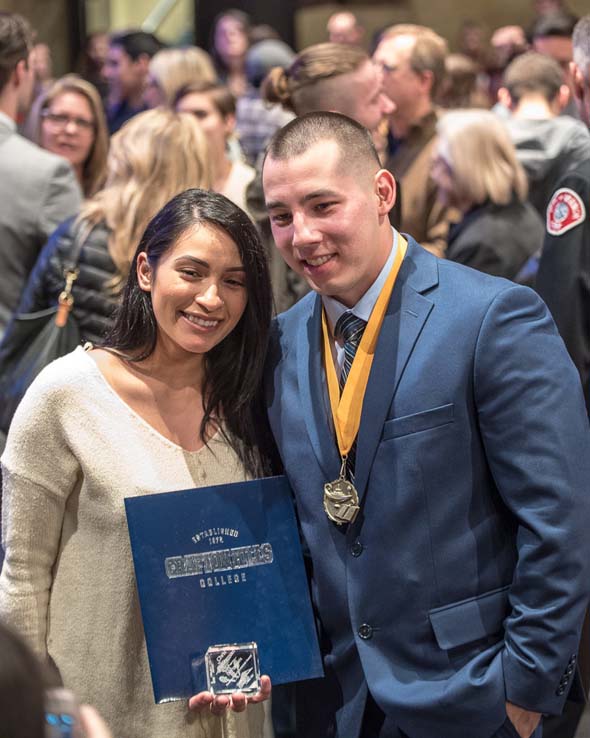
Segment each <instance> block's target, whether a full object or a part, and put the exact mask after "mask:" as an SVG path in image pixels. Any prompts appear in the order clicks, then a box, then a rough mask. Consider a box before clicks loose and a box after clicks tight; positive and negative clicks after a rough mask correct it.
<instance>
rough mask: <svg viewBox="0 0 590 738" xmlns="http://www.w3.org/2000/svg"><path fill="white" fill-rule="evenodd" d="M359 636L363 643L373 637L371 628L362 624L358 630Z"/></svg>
mask: <svg viewBox="0 0 590 738" xmlns="http://www.w3.org/2000/svg"><path fill="white" fill-rule="evenodd" d="M359 636H360V637H361V638H362V639H363V641H368V640H369V639H370V638H372V637H373V628H371V626H370V625H367V623H363V624H362V625H361V627H360V628H359Z"/></svg>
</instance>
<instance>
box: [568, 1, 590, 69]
mask: <svg viewBox="0 0 590 738" xmlns="http://www.w3.org/2000/svg"><path fill="white" fill-rule="evenodd" d="M572 41H573V44H574V61H575V62H576V64H577V65H578V67H579V68H580V70H581V72H582V74H583V75H584V79H585V80H586V82H590V71H589V68H590V15H585V16H583V17H582V18H580V20H579V21H578V22H577V23H576V27H575V28H574V33H573V36H572Z"/></svg>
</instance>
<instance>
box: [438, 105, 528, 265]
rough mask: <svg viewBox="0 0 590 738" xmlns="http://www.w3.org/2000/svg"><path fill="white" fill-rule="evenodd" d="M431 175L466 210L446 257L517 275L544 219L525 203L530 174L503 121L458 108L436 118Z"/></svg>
mask: <svg viewBox="0 0 590 738" xmlns="http://www.w3.org/2000/svg"><path fill="white" fill-rule="evenodd" d="M438 133H439V142H438V148H437V151H436V154H435V159H434V161H433V168H432V174H433V177H434V179H435V181H436V182H437V185H438V191H439V197H440V198H441V199H442V200H443V201H444V202H446V203H447V204H448V205H450V206H453V207H456V208H457V209H458V210H459V211H460V212H461V213H462V216H463V217H462V219H461V221H460V222H459V223H455V224H454V225H453V226H451V229H450V232H449V240H448V246H447V252H446V257H447V258H448V259H452V260H453V261H457V262H460V263H461V264H465V265H466V266H470V267H473V268H474V269H479V270H480V271H482V272H486V273H487V274H493V275H495V276H499V277H506V278H507V279H515V278H516V276H517V274H518V273H519V271H520V270H521V268H522V267H523V265H524V264H525V263H526V262H527V260H528V259H529V257H531V256H532V255H533V254H534V253H535V252H537V251H538V250H539V249H540V247H541V245H542V243H543V223H542V221H541V218H540V216H539V215H538V214H537V212H536V211H535V209H534V208H533V207H532V206H531V205H530V204H529V203H528V202H527V200H526V197H527V179H526V174H525V172H524V170H523V168H522V166H521V165H520V164H519V163H518V160H517V158H516V153H515V150H514V145H513V144H512V142H511V140H510V138H509V136H508V132H507V131H506V128H505V126H504V124H503V123H502V122H501V121H500V120H499V119H498V118H497V117H496V116H495V115H494V114H493V113H490V112H488V111H487V110H456V111H453V112H451V113H447V114H446V115H445V116H443V118H441V120H440V121H439V123H438Z"/></svg>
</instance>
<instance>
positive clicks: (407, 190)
mask: <svg viewBox="0 0 590 738" xmlns="http://www.w3.org/2000/svg"><path fill="white" fill-rule="evenodd" d="M447 54H448V47H447V43H446V41H445V40H444V39H443V38H442V37H441V36H439V35H438V34H436V33H435V32H434V31H433V30H432V29H430V28H426V27H425V26H417V25H410V24H399V25H395V26H391V27H390V28H388V29H386V31H385V32H384V33H383V35H382V37H381V41H380V42H379V45H378V46H377V49H376V50H375V54H374V55H373V59H374V61H375V62H376V63H377V64H378V65H379V66H380V67H381V69H382V70H383V89H384V91H385V94H386V95H387V96H388V97H389V98H390V99H391V100H392V101H393V103H394V105H395V107H394V109H393V110H392V112H391V113H390V114H389V116H388V120H389V130H390V137H389V156H388V158H387V161H386V164H385V167H386V169H388V170H389V171H390V172H392V173H393V174H394V176H395V178H396V180H398V182H399V183H400V184H401V189H402V193H403V197H402V203H401V223H400V226H401V230H402V231H404V232H405V233H411V234H412V235H413V236H414V238H415V239H416V240H417V241H418V242H419V243H420V244H421V245H422V246H424V248H426V249H428V251H431V252H432V253H433V254H435V255H436V256H444V253H445V250H446V245H447V243H446V241H447V236H448V231H449V223H450V222H451V221H452V220H456V219H458V218H459V217H460V216H459V214H458V213H455V212H454V211H452V210H450V209H449V208H448V207H446V206H445V205H444V204H443V203H442V202H441V201H440V200H439V199H438V197H437V187H436V184H435V182H434V180H433V179H432V177H431V171H430V170H431V160H432V153H433V151H434V148H435V146H436V123H437V120H438V117H439V113H438V110H437V108H436V107H435V104H434V98H435V96H436V94H437V92H438V90H439V89H440V86H441V84H442V81H443V79H444V76H445V58H446V56H447Z"/></svg>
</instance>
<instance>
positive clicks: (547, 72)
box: [504, 51, 563, 104]
mask: <svg viewBox="0 0 590 738" xmlns="http://www.w3.org/2000/svg"><path fill="white" fill-rule="evenodd" d="M562 84H563V72H562V71H561V67H560V66H559V64H558V63H557V62H556V61H555V59H552V58H551V57H549V56H546V55H545V54H538V53H537V52H535V51H528V52H527V53H526V54H521V55H520V56H517V57H516V59H514V60H513V61H511V62H510V64H509V65H508V66H507V67H506V71H505V72H504V87H506V89H507V90H508V92H509V93H510V97H511V98H512V101H513V103H516V104H518V102H519V101H520V100H521V98H522V97H523V96H526V95H527V94H531V93H537V94H541V95H543V97H544V98H545V100H547V102H552V101H553V100H555V97H556V96H557V95H558V93H559V90H560V88H561V86H562Z"/></svg>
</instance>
